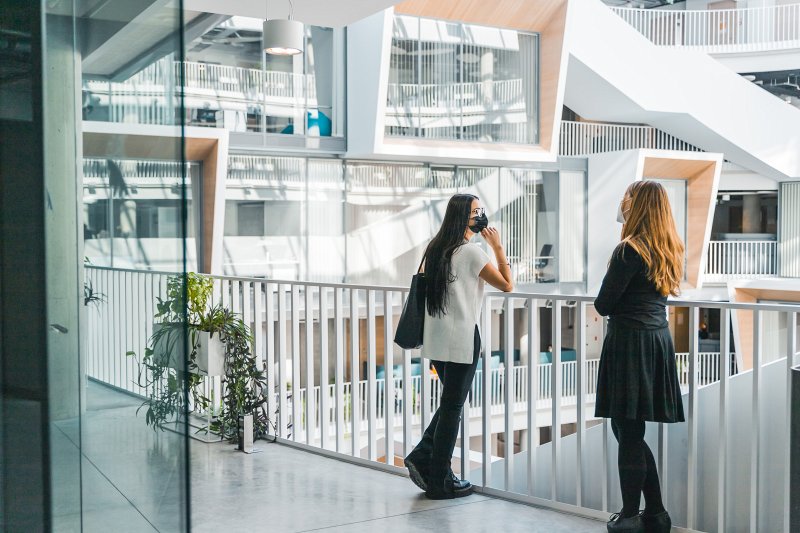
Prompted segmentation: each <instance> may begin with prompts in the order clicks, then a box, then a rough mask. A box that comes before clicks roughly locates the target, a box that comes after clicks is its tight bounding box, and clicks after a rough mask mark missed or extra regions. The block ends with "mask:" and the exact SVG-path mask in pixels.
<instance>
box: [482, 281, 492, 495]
mask: <svg viewBox="0 0 800 533" xmlns="http://www.w3.org/2000/svg"><path fill="white" fill-rule="evenodd" d="M481 318H482V320H483V328H482V331H481V337H482V339H481V344H482V347H483V402H482V403H483V405H482V406H481V410H482V415H483V416H482V417H481V420H482V423H483V424H482V425H483V428H482V430H483V444H482V448H483V462H482V465H481V466H482V472H483V486H484V487H489V486H490V485H491V481H492V304H491V296H489V295H486V296H484V298H483V314H482V317H481Z"/></svg>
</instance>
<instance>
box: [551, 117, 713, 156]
mask: <svg viewBox="0 0 800 533" xmlns="http://www.w3.org/2000/svg"><path fill="white" fill-rule="evenodd" d="M636 148H652V149H657V150H681V151H687V152H700V151H702V150H700V149H699V148H697V147H696V146H693V145H691V144H689V143H687V142H685V141H682V140H680V139H678V138H677V137H673V136H672V135H670V134H668V133H665V132H663V131H661V130H659V129H657V128H654V127H652V126H637V125H628V124H601V123H596V122H575V121H571V120H562V121H561V136H560V142H559V154H560V155H563V156H584V155H590V154H599V153H605V152H615V151H618V150H633V149H636Z"/></svg>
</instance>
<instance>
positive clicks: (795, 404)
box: [783, 312, 800, 531]
mask: <svg viewBox="0 0 800 533" xmlns="http://www.w3.org/2000/svg"><path fill="white" fill-rule="evenodd" d="M796 351H797V313H791V312H789V313H786V378H787V381H786V405H787V408H786V410H787V413H786V415H787V416H786V418H787V424H786V427H787V432H788V435H787V436H788V437H789V438H788V439H786V440H787V446H786V451H785V452H784V453H785V455H784V463H785V464H787V465H789V469H788V470H787V473H786V481H785V483H784V491H783V508H784V520H783V527H784V531H798V530H800V498H797V495H798V494H800V469H798V468H797V466H798V465H796V464H795V463H797V462H798V461H797V459H794V460H793V456H794V455H796V454H792V450H798V449H800V448H798V446H800V440H798V438H797V437H800V433H798V434H795V433H794V429H793V427H794V424H793V416H799V417H800V392H797V393H795V391H797V389H795V388H794V387H793V386H792V381H793V375H794V374H796V371H794V370H793V368H794V363H795V354H796ZM798 385H800V382H798ZM793 411H798V413H793ZM798 422H800V420H798ZM798 429H800V428H798ZM796 474H797V475H796ZM793 478H794V479H795V483H794V484H793V482H792V480H793ZM792 495H794V496H795V497H794V498H792ZM793 500H794V501H793ZM793 504H794V505H795V506H796V507H797V509H795V510H794V512H793V510H792V505H793ZM793 514H795V515H796V520H794V521H793V520H792V515H793Z"/></svg>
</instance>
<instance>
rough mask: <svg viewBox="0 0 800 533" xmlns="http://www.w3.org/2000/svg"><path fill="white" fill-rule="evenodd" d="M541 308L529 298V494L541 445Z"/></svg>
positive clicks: (533, 483) (533, 486)
mask: <svg viewBox="0 0 800 533" xmlns="http://www.w3.org/2000/svg"><path fill="white" fill-rule="evenodd" d="M538 405H539V308H538V302H537V300H535V299H533V298H529V299H528V495H529V496H533V495H534V491H535V489H536V452H537V448H538V447H539V427H538V424H537V420H536V419H537V416H536V415H537V411H538Z"/></svg>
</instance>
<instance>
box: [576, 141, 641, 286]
mask: <svg viewBox="0 0 800 533" xmlns="http://www.w3.org/2000/svg"><path fill="white" fill-rule="evenodd" d="M588 160H589V178H588V181H589V183H588V220H589V228H588V234H587V240H588V249H587V258H586V259H587V270H588V271H587V280H586V281H587V283H586V290H587V294H597V291H598V290H599V289H600V283H601V282H602V281H603V276H605V273H606V268H607V266H608V260H609V258H610V257H611V252H612V251H613V250H614V247H615V246H616V245H617V243H619V238H620V233H621V231H622V225H621V224H619V223H618V222H617V207H618V206H619V203H620V201H621V200H622V196H623V195H624V194H625V189H626V188H627V187H628V185H630V184H631V183H632V182H634V181H635V180H636V170H637V165H638V162H639V151H638V150H625V151H622V152H609V153H605V154H594V155H590V156H589V157H588Z"/></svg>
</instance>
